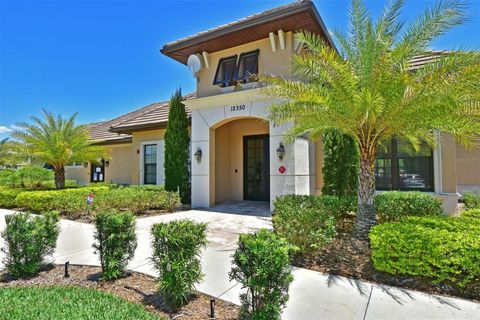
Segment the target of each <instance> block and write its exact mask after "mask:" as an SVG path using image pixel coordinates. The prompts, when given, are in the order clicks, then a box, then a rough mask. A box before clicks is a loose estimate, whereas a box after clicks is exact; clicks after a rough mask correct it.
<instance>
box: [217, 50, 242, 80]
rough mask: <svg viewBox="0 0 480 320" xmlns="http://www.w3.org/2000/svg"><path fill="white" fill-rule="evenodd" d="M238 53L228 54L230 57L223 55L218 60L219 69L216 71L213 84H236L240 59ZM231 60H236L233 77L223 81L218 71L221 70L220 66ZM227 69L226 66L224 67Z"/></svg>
mask: <svg viewBox="0 0 480 320" xmlns="http://www.w3.org/2000/svg"><path fill="white" fill-rule="evenodd" d="M237 57H238V55H236V54H235V55H232V56H228V57H223V58H220V60H218V64H217V70H216V71H215V77H214V79H213V85H219V86H223V87H229V86H232V85H234V84H235V75H236V71H237V63H238V59H237ZM231 60H235V64H234V67H233V72H232V78H231V79H230V80H225V79H223V81H218V80H217V79H218V73H219V72H220V66H221V65H222V64H223V63H225V62H227V61H231ZM224 69H225V68H224Z"/></svg>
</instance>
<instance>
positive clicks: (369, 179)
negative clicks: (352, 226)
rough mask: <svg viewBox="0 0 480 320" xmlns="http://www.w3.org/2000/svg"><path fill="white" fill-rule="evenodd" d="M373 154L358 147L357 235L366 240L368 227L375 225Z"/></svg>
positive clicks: (374, 153)
mask: <svg viewBox="0 0 480 320" xmlns="http://www.w3.org/2000/svg"><path fill="white" fill-rule="evenodd" d="M375 155H376V152H373V151H370V152H369V151H366V150H365V149H364V148H360V172H359V174H358V209H357V217H356V229H357V236H358V237H359V238H361V239H364V240H368V233H369V232H370V228H371V227H372V226H373V225H375V222H376V221H375V220H376V219H375V206H374V204H373V195H374V193H375Z"/></svg>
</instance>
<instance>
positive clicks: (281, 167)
mask: <svg viewBox="0 0 480 320" xmlns="http://www.w3.org/2000/svg"><path fill="white" fill-rule="evenodd" d="M285 171H287V169H286V168H285V167H284V166H280V168H278V172H280V173H282V174H283V173H285Z"/></svg>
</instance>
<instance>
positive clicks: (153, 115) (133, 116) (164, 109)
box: [86, 92, 196, 143]
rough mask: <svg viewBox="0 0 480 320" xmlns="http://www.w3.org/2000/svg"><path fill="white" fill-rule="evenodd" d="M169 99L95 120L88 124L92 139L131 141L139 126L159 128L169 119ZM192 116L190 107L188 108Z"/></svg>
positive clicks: (191, 96) (119, 141)
mask: <svg viewBox="0 0 480 320" xmlns="http://www.w3.org/2000/svg"><path fill="white" fill-rule="evenodd" d="M195 97H196V93H195V92H193V93H190V94H187V95H186V96H184V99H194V98H195ZM168 103H169V101H163V102H157V103H152V104H149V105H148V106H145V107H143V108H140V109H136V110H134V111H132V112H129V113H127V114H124V115H121V116H119V117H117V118H114V119H112V120H109V121H102V122H94V123H89V124H87V125H86V127H87V130H88V131H89V133H90V136H91V139H92V140H95V141H97V142H98V143H121V142H130V141H131V139H132V136H131V132H132V131H134V130H135V129H139V128H143V129H145V128H159V127H162V126H165V125H166V123H167V121H168V112H169V105H168ZM187 115H188V116H189V117H190V109H188V108H187Z"/></svg>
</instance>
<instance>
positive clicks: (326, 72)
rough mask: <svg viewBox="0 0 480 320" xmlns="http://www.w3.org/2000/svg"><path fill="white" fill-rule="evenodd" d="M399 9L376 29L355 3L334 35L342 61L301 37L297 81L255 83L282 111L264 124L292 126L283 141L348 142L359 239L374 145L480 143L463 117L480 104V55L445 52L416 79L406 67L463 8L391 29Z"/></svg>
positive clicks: (477, 119) (397, 0)
mask: <svg viewBox="0 0 480 320" xmlns="http://www.w3.org/2000/svg"><path fill="white" fill-rule="evenodd" d="M403 4H404V0H393V1H391V2H390V3H389V5H388V6H387V7H386V8H385V10H384V13H383V15H382V16H381V17H380V18H379V20H378V21H377V22H376V23H375V24H374V23H373V22H372V20H371V18H370V14H369V12H368V11H367V10H366V8H365V7H364V6H363V4H362V3H361V0H353V1H352V5H351V9H350V26H349V30H348V33H347V34H344V33H342V32H335V33H334V35H335V37H336V39H337V41H338V44H339V46H340V49H341V54H343V56H342V55H340V54H339V53H338V52H337V51H336V50H335V49H334V48H332V47H331V46H330V45H328V44H327V43H326V42H324V40H323V39H322V38H321V37H319V36H317V35H314V34H310V33H307V32H304V33H302V34H300V36H299V40H300V41H302V42H303V43H304V48H305V51H304V53H303V54H301V55H296V56H294V58H293V70H294V74H295V77H296V79H293V80H292V79H285V78H281V77H275V76H270V77H263V80H264V81H265V82H267V83H269V84H271V86H268V87H267V88H266V89H265V90H266V93H267V94H269V95H272V96H275V97H277V98H280V99H281V101H282V102H280V103H278V104H275V105H274V106H272V108H271V115H270V117H271V120H272V121H273V122H274V123H277V124H281V123H287V122H290V123H293V126H292V129H291V131H290V136H291V138H293V137H296V136H300V135H305V134H307V135H309V136H310V137H311V138H313V139H316V138H318V137H320V135H321V133H322V132H323V131H324V130H326V129H331V128H332V129H337V130H339V131H340V132H342V133H344V134H346V135H348V136H350V137H352V138H353V139H354V140H355V142H356V144H357V145H358V148H359V154H360V168H359V175H358V179H359V186H358V210H357V221H356V227H357V231H358V234H359V235H360V236H362V237H366V236H367V235H368V231H369V229H370V227H371V226H372V225H373V224H374V223H375V211H374V204H373V195H374V192H375V158H376V154H377V150H378V148H379V146H380V145H381V143H382V142H385V141H388V140H390V139H392V138H400V139H406V140H407V141H409V142H411V143H412V145H413V146H414V147H415V148H416V149H417V150H418V148H419V146H420V144H421V143H422V142H427V143H428V144H429V145H430V146H431V147H434V146H435V144H436V143H437V139H436V137H437V136H438V135H437V133H438V132H446V133H451V134H452V135H453V136H454V137H455V138H456V139H457V140H458V141H459V142H460V143H462V144H464V145H465V146H467V147H472V146H473V145H475V141H478V138H479V133H480V112H479V110H472V109H471V108H470V109H469V106H470V107H471V106H472V105H475V103H477V105H478V101H480V90H479V88H480V55H479V52H472V51H463V50H458V51H454V52H450V53H448V54H445V55H442V56H441V57H439V58H438V59H435V60H434V61H432V62H431V63H429V64H427V65H425V66H424V67H423V68H420V69H417V70H412V67H411V63H410V61H411V59H412V58H414V57H415V56H418V55H422V54H425V52H426V51H427V50H428V47H429V44H430V43H431V41H432V40H433V39H435V38H437V37H438V36H440V35H442V34H444V33H445V32H446V31H447V30H448V29H450V28H452V27H454V26H457V25H460V24H462V23H464V22H465V21H466V14H465V6H464V3H463V2H462V1H459V0H448V1H439V2H437V3H436V4H435V5H434V6H433V7H432V8H430V9H428V10H426V11H425V13H423V14H422V15H421V16H420V17H419V18H418V20H417V21H416V22H415V23H413V24H411V25H410V26H409V27H405V26H404V25H403V23H402V22H400V20H399V13H400V10H401V8H402V6H403ZM472 102H473V103H472ZM447 152H448V151H447Z"/></svg>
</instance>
